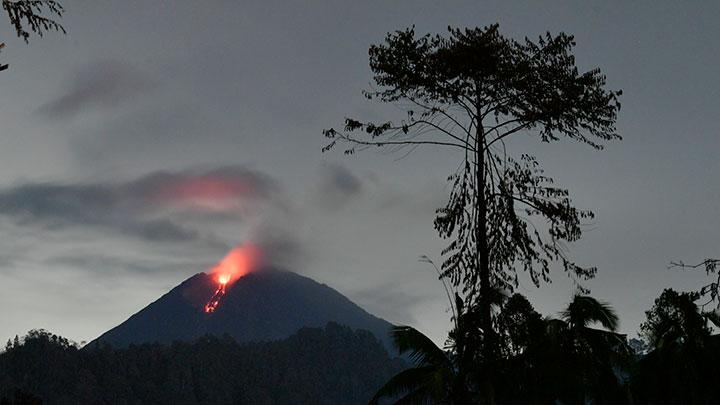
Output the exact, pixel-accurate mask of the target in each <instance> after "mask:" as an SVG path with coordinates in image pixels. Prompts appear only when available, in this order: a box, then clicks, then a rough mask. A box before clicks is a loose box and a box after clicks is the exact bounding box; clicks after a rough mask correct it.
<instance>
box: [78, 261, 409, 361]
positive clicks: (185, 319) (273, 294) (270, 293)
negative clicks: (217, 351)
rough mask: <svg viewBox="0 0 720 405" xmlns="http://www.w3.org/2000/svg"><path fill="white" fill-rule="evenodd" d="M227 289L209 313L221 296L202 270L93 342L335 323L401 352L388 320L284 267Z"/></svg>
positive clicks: (242, 333) (246, 335) (275, 333)
mask: <svg viewBox="0 0 720 405" xmlns="http://www.w3.org/2000/svg"><path fill="white" fill-rule="evenodd" d="M223 289H224V294H223V295H222V297H221V298H220V301H219V303H218V305H217V307H216V308H213V310H212V311H210V312H208V310H207V305H208V304H209V303H208V300H210V299H211V298H213V297H215V296H217V291H218V281H217V278H215V277H213V276H211V275H209V274H205V273H198V274H196V275H194V276H192V277H190V278H188V279H187V280H185V281H183V282H182V283H181V284H180V285H178V286H177V287H175V288H173V289H172V290H171V291H170V292H168V293H167V294H165V295H163V296H162V297H160V298H159V299H158V300H157V301H155V302H153V303H151V304H149V305H148V306H146V307H145V308H143V309H142V310H140V311H139V312H137V313H136V314H134V315H132V316H131V317H130V318H129V319H128V320H126V321H125V322H123V323H121V324H120V325H118V326H116V327H114V328H113V329H110V330H109V331H107V332H105V333H103V334H102V335H101V336H100V337H98V338H97V339H96V340H95V341H93V342H91V343H90V345H89V346H90V347H93V345H98V344H105V343H107V344H110V345H112V346H115V347H126V346H128V345H130V344H141V343H153V342H159V343H170V342H172V341H176V340H177V341H192V340H195V339H197V338H199V337H201V336H204V335H208V334H211V335H216V336H222V335H225V334H227V335H230V336H232V337H233V338H234V339H235V340H237V341H238V342H251V341H267V340H279V339H283V338H286V337H288V336H290V335H292V334H294V333H295V332H297V331H298V330H299V329H300V328H302V327H322V326H325V325H326V324H327V323H328V322H336V323H338V324H342V325H346V326H349V327H351V328H353V329H364V330H368V331H370V332H372V333H373V334H374V335H375V337H377V338H378V339H379V340H380V341H382V342H383V344H384V345H385V348H386V349H387V350H388V352H389V353H391V355H394V354H396V353H397V351H396V350H395V349H393V346H392V344H391V341H390V337H389V331H390V328H391V327H392V325H391V324H390V323H389V322H387V321H385V320H383V319H380V318H377V317H375V316H373V315H371V314H369V313H367V312H366V311H364V310H363V309H362V308H360V307H359V306H357V305H356V304H354V303H353V302H351V301H350V300H349V299H347V298H346V297H345V296H343V295H342V294H340V293H339V292H337V291H336V290H334V289H332V288H330V287H328V286H327V285H325V284H320V283H318V282H316V281H314V280H312V279H310V278H307V277H304V276H301V275H299V274H296V273H292V272H288V271H284V270H277V269H260V270H258V271H254V272H251V273H249V274H247V275H245V276H243V277H241V278H239V279H238V280H236V281H234V282H233V283H232V284H228V285H227V287H226V289H225V286H223Z"/></svg>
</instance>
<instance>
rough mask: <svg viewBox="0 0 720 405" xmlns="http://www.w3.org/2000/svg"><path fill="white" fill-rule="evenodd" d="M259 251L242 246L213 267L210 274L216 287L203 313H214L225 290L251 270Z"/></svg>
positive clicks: (251, 247)
mask: <svg viewBox="0 0 720 405" xmlns="http://www.w3.org/2000/svg"><path fill="white" fill-rule="evenodd" d="M258 257H259V251H258V250H257V248H255V247H254V246H252V245H242V246H238V247H236V248H234V249H233V250H231V251H230V252H229V253H228V254H227V255H226V256H225V257H224V258H223V259H222V260H221V261H220V263H218V264H217V266H215V267H213V269H212V270H211V271H210V274H211V275H213V276H214V277H215V279H216V280H217V282H218V287H217V289H216V290H215V294H213V296H212V297H211V298H210V301H208V303H207V304H205V312H206V313H212V312H215V310H216V309H217V307H218V305H220V301H221V300H222V298H223V296H225V289H226V288H227V285H228V284H229V283H230V282H231V281H232V282H234V281H236V280H237V279H239V278H240V277H242V276H244V275H246V274H248V273H249V272H251V271H252V270H253V268H254V267H255V264H256V263H257V261H258Z"/></svg>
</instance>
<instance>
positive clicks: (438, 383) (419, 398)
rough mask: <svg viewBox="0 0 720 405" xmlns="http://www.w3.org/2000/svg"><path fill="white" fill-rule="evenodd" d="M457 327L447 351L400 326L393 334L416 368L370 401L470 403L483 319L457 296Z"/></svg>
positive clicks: (417, 332)
mask: <svg viewBox="0 0 720 405" xmlns="http://www.w3.org/2000/svg"><path fill="white" fill-rule="evenodd" d="M452 310H453V314H455V315H454V316H453V321H454V323H455V326H454V328H453V330H451V331H450V333H449V335H448V342H447V345H446V348H445V350H443V349H441V348H440V347H438V346H437V345H436V344H435V343H434V342H433V341H432V339H430V338H429V337H427V336H426V335H424V334H423V333H422V332H420V331H418V330H417V329H415V328H413V327H411V326H396V327H394V328H393V330H392V332H391V335H392V338H393V341H394V343H395V346H396V347H397V348H398V350H399V352H400V354H409V358H410V360H411V361H412V363H413V364H414V367H412V368H409V369H407V370H404V371H402V372H400V373H398V374H397V375H395V376H394V377H393V378H391V379H390V380H389V381H388V382H387V383H385V385H383V386H382V387H381V388H380V389H379V390H378V392H377V393H376V394H375V396H374V397H373V398H372V400H371V401H370V403H371V404H377V403H378V402H379V400H380V399H381V398H385V397H387V398H393V399H397V398H398V397H400V396H401V395H402V397H401V398H400V399H397V400H396V403H398V404H401V403H402V404H424V403H428V402H431V403H437V404H467V403H469V402H470V398H471V397H472V396H473V394H472V391H473V390H472V387H471V384H470V378H471V375H472V372H473V370H474V369H475V365H476V363H475V361H474V360H475V359H476V355H477V354H478V353H479V346H478V344H479V340H478V339H479V336H480V335H481V333H480V330H479V329H478V327H477V325H478V324H479V317H478V316H477V311H476V310H474V309H471V310H466V309H465V306H464V303H463V300H462V299H461V298H460V296H459V295H458V294H457V293H456V294H455V303H454V305H452Z"/></svg>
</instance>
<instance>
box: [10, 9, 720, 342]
mask: <svg viewBox="0 0 720 405" xmlns="http://www.w3.org/2000/svg"><path fill="white" fill-rule="evenodd" d="M64 4H65V6H66V8H67V10H68V11H67V14H66V17H65V18H64V19H63V23H64V24H65V26H66V27H67V28H68V35H67V36H60V35H53V34H50V35H48V36H46V37H45V38H43V39H38V38H35V39H33V40H31V43H30V45H25V44H24V43H23V42H22V41H20V40H17V39H16V38H14V33H13V31H12V28H11V26H10V25H9V24H8V23H4V24H0V39H2V41H5V42H6V43H7V47H6V49H5V50H4V51H3V53H2V54H1V55H0V57H1V58H2V61H3V62H4V63H9V64H10V69H9V70H7V71H5V72H3V73H1V74H0V88H1V89H2V94H3V96H2V97H0V122H2V125H1V128H0V162H2V170H1V171H0V232H2V234H3V238H2V239H1V241H0V321H1V322H0V338H7V337H11V336H13V335H15V334H23V333H25V332H26V331H27V330H28V329H31V328H40V327H42V328H47V329H50V330H52V331H54V332H56V333H60V334H62V335H64V336H67V337H69V338H71V339H75V340H78V341H80V340H90V339H92V338H94V337H96V336H97V335H99V334H100V333H101V332H103V331H105V330H107V329H108V328H110V327H112V326H114V325H116V324H117V323H119V322H121V321H123V320H124V319H126V318H127V317H128V316H129V315H130V314H132V313H133V312H135V311H137V310H138V309H140V308H141V307H143V306H144V305H146V304H147V303H149V302H151V301H152V300H154V299H156V298H157V297H159V296H160V295H161V294H163V293H164V292H165V291H166V290H167V289H168V288H170V287H172V286H174V285H176V284H177V283H178V282H180V281H181V280H183V279H185V278H186V277H188V276H190V275H192V274H194V273H196V272H199V271H203V270H205V269H206V268H207V267H208V266H210V265H211V264H212V263H213V261H215V260H217V259H219V258H221V257H222V255H223V253H224V250H225V249H226V248H227V247H229V246H232V245H234V244H237V243H239V242H242V241H243V240H253V241H257V242H258V243H262V244H263V245H264V246H265V247H266V249H267V250H268V251H271V252H272V253H273V255H272V256H273V258H272V259H273V261H275V262H277V263H278V264H280V265H284V266H286V267H289V268H291V269H292V270H296V271H299V272H303V273H305V274H307V275H309V276H311V277H313V278H315V279H317V280H318V281H321V282H324V283H327V284H329V285H331V286H333V287H335V288H337V289H338V290H340V291H341V292H342V293H344V294H346V295H348V296H349V297H350V298H351V299H354V300H356V301H357V302H358V303H359V304H360V305H362V306H364V307H365V308H366V309H368V310H369V311H371V312H373V313H375V314H377V315H379V316H383V317H387V318H388V320H390V321H393V322H409V323H412V324H414V325H415V326H417V327H418V328H420V329H421V330H424V331H427V332H429V333H430V334H431V336H433V337H434V338H435V339H436V340H438V341H441V340H442V339H443V337H444V332H445V330H446V328H447V326H448V318H449V314H448V313H447V312H446V308H447V303H446V302H445V298H444V292H443V290H442V286H441V285H440V283H439V282H438V281H437V280H436V277H435V275H434V274H435V273H434V271H433V270H432V269H431V268H430V267H429V266H428V265H426V264H424V263H419V262H418V261H417V258H418V257H419V256H420V255H423V254H426V255H428V256H430V257H432V258H434V259H436V260H438V261H439V253H440V250H441V248H442V246H443V243H442V242H441V241H439V240H438V239H437V238H436V236H435V233H434V231H433V229H432V218H433V212H434V209H435V208H437V207H438V206H439V205H440V204H442V202H443V198H444V192H445V191H446V190H445V180H444V179H445V178H446V176H447V174H448V173H449V171H450V170H451V168H452V167H453V162H454V156H453V155H452V154H451V153H445V152H441V153H438V152H437V151H424V150H418V151H417V152H416V153H414V154H412V155H410V156H408V157H407V158H403V159H400V160H398V159H397V158H398V157H399V156H397V155H387V154H380V153H375V152H366V153H359V154H356V155H355V156H353V157H349V158H347V157H345V156H342V154H341V153H330V154H325V155H323V154H321V153H320V148H321V147H322V146H323V145H324V139H323V138H322V135H321V130H322V129H323V128H326V127H329V126H333V125H338V124H339V123H340V122H341V121H342V119H343V118H344V117H346V116H361V117H384V116H389V115H392V114H393V113H396V112H397V111H396V110H394V109H393V108H384V107H380V106H377V105H374V104H371V103H368V102H367V101H365V100H364V99H363V97H362V95H361V93H360V92H361V90H363V89H365V88H367V87H368V85H369V83H370V78H371V74H370V71H369V68H368V64H367V49H368V47H369V45H370V44H371V43H376V42H379V41H381V40H382V39H383V37H384V35H385V33H386V32H387V31H390V30H395V29H402V28H405V27H407V26H409V25H412V24H415V25H416V27H417V31H419V32H421V33H422V32H444V30H445V29H446V27H447V26H448V25H453V26H483V25H487V24H491V23H494V22H499V23H500V26H501V30H502V32H503V33H504V34H506V35H509V36H514V37H522V36H525V35H528V36H533V37H534V36H536V35H538V34H541V33H543V32H545V31H548V30H549V31H551V32H558V31H565V32H568V33H571V34H574V35H575V36H576V40H577V43H578V46H577V48H576V55H577V60H578V64H579V65H580V66H581V67H583V68H586V69H587V68H593V67H596V66H599V67H601V68H602V69H603V70H604V72H605V73H606V74H607V76H608V83H609V87H610V88H621V89H623V91H624V95H623V97H622V99H621V101H622V104H623V108H622V110H621V113H620V120H619V123H618V129H619V132H620V133H621V135H623V137H624V138H625V139H624V140H623V141H621V142H614V143H611V144H610V145H608V147H607V149H606V150H605V151H602V152H597V151H594V150H591V149H589V148H587V147H583V146H582V145H576V144H571V143H567V142H560V143H556V144H552V145H546V144H539V143H535V142H528V141H526V140H522V141H519V142H516V143H513V144H512V145H511V146H512V147H513V152H514V153H518V154H519V153H523V152H529V153H533V154H535V155H537V156H538V158H539V160H540V161H541V163H542V164H543V165H544V167H545V169H546V171H547V173H548V174H549V175H551V176H554V177H555V179H556V181H557V182H558V183H560V184H562V185H564V186H566V187H568V188H569V189H570V190H571V193H572V195H573V197H574V201H575V202H576V203H577V205H578V206H580V207H582V208H589V209H593V210H594V211H595V212H596V214H597V217H596V219H595V221H594V222H593V223H592V224H589V225H588V226H587V229H586V236H585V238H584V239H583V240H582V241H581V242H580V243H577V244H575V245H574V246H572V250H571V251H572V254H573V257H574V258H575V259H576V260H577V261H578V262H579V263H580V264H587V265H596V266H598V267H599V274H598V276H597V278H596V279H595V280H594V281H592V282H591V283H589V285H588V286H589V287H590V288H591V289H592V292H593V294H594V295H596V296H597V297H599V298H602V299H605V300H607V301H610V302H611V303H612V304H613V305H615V307H616V308H617V309H618V310H619V312H620V313H621V320H622V325H621V329H622V330H623V331H624V332H627V333H630V334H634V333H635V332H636V330H637V326H638V324H639V323H640V322H641V321H642V319H643V316H644V314H643V311H645V310H646V309H648V308H649V307H650V305H651V303H652V300H653V299H654V298H655V297H657V295H658V293H659V291H660V290H661V289H662V288H664V287H667V286H673V287H675V288H680V289H682V288H690V287H694V286H697V285H698V283H700V282H702V280H703V277H702V275H700V274H690V273H685V272H679V271H677V270H669V269H667V264H668V263H669V262H670V261H671V260H679V259H683V260H686V261H693V260H701V259H703V258H705V257H708V256H713V255H720V248H719V247H718V244H717V243H716V241H717V239H718V236H719V235H720V226H719V225H720V215H718V214H719V212H718V211H719V208H718V204H717V203H716V202H717V201H719V200H720V199H719V197H720V187H718V180H717V178H716V173H720V171H719V170H718V169H720V167H719V166H720V160H718V159H717V157H716V154H717V152H718V146H720V142H719V141H718V139H719V138H718V127H719V126H720V119H718V118H716V111H717V99H718V95H719V91H720V76H718V75H717V74H716V70H717V66H719V65H720V49H718V48H719V47H720V43H719V42H718V41H717V38H718V37H720V27H719V26H718V24H717V21H718V20H720V4H717V3H715V2H693V3H692V5H690V4H680V3H679V2H657V1H653V2H650V1H646V2H642V1H638V2H620V1H617V2H615V1H598V2H570V1H565V2H536V1H530V2H510V1H502V2H501V1H498V2H492V1H482V2H481V1H467V2H430V1H396V2H388V1H367V2H357V1H354V2H350V1H347V2H320V1H307V2H272V1H257V2H249V1H248V2H245V1H244V2H237V1H214V2H197V1H145V2H128V1H113V2H110V1H96V2H81V1H77V0H74V1H73V0H66V1H65V3H64ZM210 174H212V176H211V177H213V179H216V177H217V176H219V177H221V178H222V179H224V180H227V181H230V184H234V186H232V187H235V188H233V190H236V192H235V193H231V195H229V196H224V197H222V198H221V200H222V204H221V206H220V207H218V206H216V205H212V204H216V203H217V201H215V200H213V201H196V200H192V199H191V200H189V201H187V202H188V205H182V204H180V206H178V205H176V204H171V203H166V202H163V201H159V200H157V199H152V198H150V199H149V200H148V198H149V197H148V194H147V193H150V194H152V192H155V191H157V189H158V188H162V187H165V186H167V184H173V183H172V182H173V179H175V180H178V179H180V180H182V181H181V183H183V184H185V181H191V180H193V179H196V180H197V178H199V177H203V176H208V175H210ZM157 176H161V177H157ZM163 176H164V177H163ZM158 178H159V179H161V180H162V181H160V182H159V183H157V185H154V184H156V183H152V182H151V180H152V179H158ZM178 181H179V180H178ZM213 181H214V180H213ZM236 181H239V182H240V183H242V184H245V186H247V187H245V188H243V187H240V186H239V184H240V183H236ZM143 182H146V183H143ZM147 182H150V183H147ZM245 182H250V183H248V184H250V185H248V184H246V183H245ZM142 184H151V186H150V188H149V190H150V191H148V189H143V188H142V187H141V185H142ZM265 186H268V187H269V188H267V189H264V188H263V187H265ZM232 187H231V188H232ZM258 187H259V188H258ZM261 189H262V190H265V191H264V192H261ZM240 190H243V191H240ZM207 204H211V205H212V207H209V206H208V205H207ZM210 208H212V209H210ZM218 208H219V209H218ZM555 274H556V277H555V280H556V282H554V283H553V284H552V285H551V286H549V287H545V288H542V289H540V290H535V289H534V288H533V287H531V286H530V285H526V284H524V285H523V287H522V288H521V292H523V293H525V294H528V295H529V296H530V297H531V298H532V299H533V302H535V303H536V305H537V306H538V308H539V309H540V310H541V311H542V312H544V313H546V314H553V313H556V312H557V311H558V310H559V309H560V308H561V307H562V306H563V305H564V304H565V303H566V302H567V300H568V299H569V296H570V295H571V293H572V289H571V286H570V284H569V283H568V282H567V281H566V279H565V277H564V275H563V274H562V273H561V272H560V271H558V272H555Z"/></svg>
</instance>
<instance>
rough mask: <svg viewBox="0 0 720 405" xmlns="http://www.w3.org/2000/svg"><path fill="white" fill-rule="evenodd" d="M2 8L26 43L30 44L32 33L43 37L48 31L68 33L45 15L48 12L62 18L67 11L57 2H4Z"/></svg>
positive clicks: (26, 0)
mask: <svg viewBox="0 0 720 405" xmlns="http://www.w3.org/2000/svg"><path fill="white" fill-rule="evenodd" d="M2 8H3V10H4V11H5V13H6V14H7V16H8V18H9V19H10V24H12V26H13V27H14V28H15V32H16V33H17V36H18V37H19V38H22V39H23V40H24V41H25V42H28V39H29V38H30V33H31V32H34V33H36V34H37V35H39V36H41V37H42V36H43V35H44V34H45V32H47V31H59V32H62V33H65V32H66V31H65V27H63V26H62V25H61V24H60V23H58V22H57V21H56V20H54V19H52V18H51V17H46V16H44V15H43V14H44V13H46V12H47V13H48V14H53V15H55V16H57V17H62V15H63V13H64V12H65V9H64V8H63V6H62V4H60V2H58V1H56V0H2Z"/></svg>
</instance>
